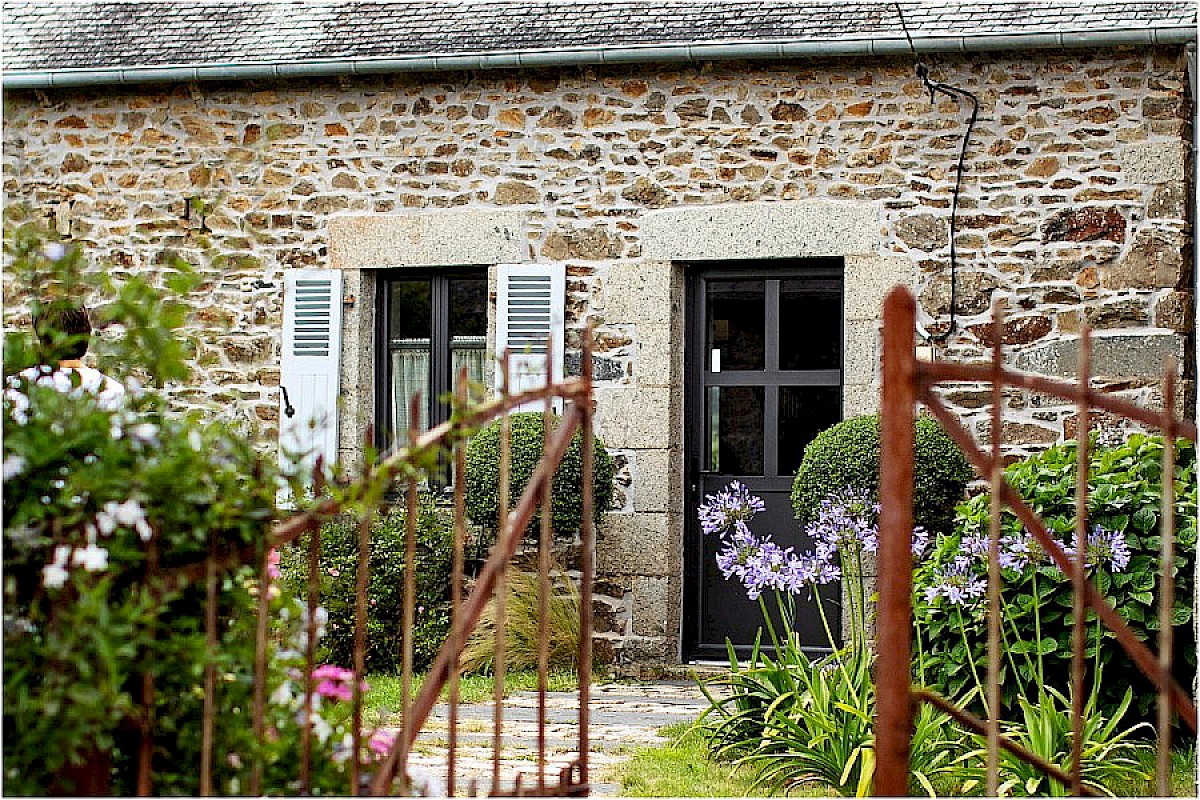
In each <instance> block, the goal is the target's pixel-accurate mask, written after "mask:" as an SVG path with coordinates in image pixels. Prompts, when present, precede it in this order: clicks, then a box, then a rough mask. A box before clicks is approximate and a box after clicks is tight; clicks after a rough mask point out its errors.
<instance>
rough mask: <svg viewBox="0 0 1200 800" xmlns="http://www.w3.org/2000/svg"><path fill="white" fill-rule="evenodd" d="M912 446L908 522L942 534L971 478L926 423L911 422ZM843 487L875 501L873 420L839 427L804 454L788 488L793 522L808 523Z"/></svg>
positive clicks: (941, 434)
mask: <svg viewBox="0 0 1200 800" xmlns="http://www.w3.org/2000/svg"><path fill="white" fill-rule="evenodd" d="M913 446H914V455H915V458H914V463H913V521H914V522H915V523H916V524H917V525H921V526H923V527H924V528H926V529H927V530H930V531H944V530H948V529H949V528H950V524H951V521H952V519H953V515H954V505H955V504H956V503H958V502H959V501H960V500H962V497H963V490H964V489H965V488H966V485H967V483H968V482H969V481H970V480H972V478H974V476H975V473H974V471H973V470H972V469H971V466H970V464H968V463H967V459H966V456H964V455H963V453H962V451H961V450H959V448H958V445H956V444H955V443H954V442H953V440H951V439H950V437H949V436H947V435H946V432H945V431H943V430H942V429H941V426H939V425H938V423H937V421H936V420H934V419H933V418H932V417H929V416H920V417H918V418H917V423H916V432H915V440H914V444H913ZM847 486H849V487H852V488H855V489H860V490H864V489H865V490H866V491H868V492H869V493H870V494H871V496H872V497H874V498H877V497H878V496H879V415H878V414H870V415H867V416H861V417H851V418H850V419H847V420H844V421H842V422H839V423H837V424H836V425H833V426H831V427H829V428H826V429H825V430H824V431H822V432H821V433H820V434H818V435H817V437H816V438H815V439H813V440H812V441H811V442H809V444H808V446H807V447H806V448H804V459H803V460H802V461H801V462H800V469H798V470H797V471H796V479H795V482H794V483H793V484H792V508H793V509H795V512H796V518H797V519H798V520H800V522H801V523H802V524H805V523H808V522H810V521H811V520H812V519H814V518H815V517H816V513H817V508H818V507H819V506H820V504H821V501H822V500H824V499H825V498H826V497H828V496H829V495H831V494H833V493H834V492H837V491H840V490H841V489H844V488H846V487H847Z"/></svg>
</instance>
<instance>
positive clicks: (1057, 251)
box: [4, 48, 1195, 662]
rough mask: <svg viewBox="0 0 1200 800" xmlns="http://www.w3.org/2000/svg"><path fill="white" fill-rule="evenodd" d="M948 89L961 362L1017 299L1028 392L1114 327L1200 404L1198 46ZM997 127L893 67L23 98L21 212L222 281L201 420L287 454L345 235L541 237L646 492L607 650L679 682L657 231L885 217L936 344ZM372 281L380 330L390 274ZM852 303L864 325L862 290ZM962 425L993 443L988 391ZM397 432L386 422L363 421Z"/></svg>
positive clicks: (101, 258)
mask: <svg viewBox="0 0 1200 800" xmlns="http://www.w3.org/2000/svg"><path fill="white" fill-rule="evenodd" d="M931 67H932V71H933V73H934V77H935V78H936V79H937V80H940V81H943V82H946V83H951V84H955V85H958V86H961V87H963V88H966V89H968V90H970V91H972V92H974V93H976V94H977V95H978V96H979V98H980V102H981V108H980V118H979V122H978V124H977V125H976V127H975V131H974V135H973V137H972V141H971V146H970V149H969V151H968V155H967V159H966V168H965V174H964V176H963V188H962V196H961V201H960V211H959V222H958V229H959V234H958V239H957V246H958V252H959V270H958V299H957V309H956V311H957V320H958V328H957V330H956V331H955V333H954V335H953V336H952V337H951V339H950V341H949V342H948V343H947V345H946V347H944V348H942V349H941V350H940V351H939V353H938V357H939V358H953V359H967V360H970V359H975V358H979V357H981V356H982V355H983V354H984V353H985V352H986V351H987V348H988V347H989V346H990V344H991V342H990V335H991V332H990V327H989V325H988V323H987V311H988V308H989V304H990V302H991V301H992V299H993V298H994V297H997V296H999V297H1004V298H1006V300H1007V301H1008V306H1009V314H1008V318H1007V324H1006V327H1005V329H1004V343H1005V344H1006V345H1007V346H1008V353H1009V356H1008V357H1009V358H1010V359H1011V361H1012V362H1013V363H1015V364H1016V365H1017V366H1018V367H1021V368H1025V369H1031V370H1038V371H1043V372H1049V373H1056V374H1061V375H1068V374H1071V372H1072V370H1073V364H1074V358H1075V355H1074V354H1075V341H1076V340H1075V336H1076V334H1077V333H1078V331H1079V329H1080V327H1081V326H1082V325H1084V324H1087V325H1090V326H1091V327H1092V328H1093V329H1095V330H1096V332H1097V340H1096V355H1095V361H1096V366H1097V373H1098V374H1099V375H1100V376H1101V377H1100V378H1099V379H1098V380H1097V385H1098V386H1100V387H1102V388H1104V389H1105V390H1109V391H1114V392H1118V393H1120V394H1123V395H1125V396H1128V397H1131V398H1132V399H1134V400H1137V401H1139V402H1145V403H1151V404H1158V403H1160V402H1161V398H1160V397H1159V396H1158V388H1157V386H1158V382H1159V375H1160V370H1161V365H1162V360H1163V358H1164V357H1165V356H1167V355H1176V356H1178V357H1180V358H1181V360H1182V362H1183V363H1184V365H1185V366H1184V374H1183V378H1184V380H1183V382H1182V388H1181V397H1180V398H1179V400H1180V402H1181V403H1182V401H1183V400H1184V399H1185V398H1187V397H1191V396H1193V395H1194V387H1195V382H1194V380H1195V365H1194V363H1193V361H1192V360H1190V358H1189V357H1185V354H1190V353H1192V352H1193V350H1192V346H1191V340H1192V337H1193V335H1194V319H1193V317H1192V310H1193V308H1194V302H1193V298H1192V294H1191V286H1192V270H1193V268H1194V265H1193V264H1192V262H1191V258H1190V252H1191V250H1190V237H1191V235H1192V232H1191V230H1190V228H1189V225H1188V222H1187V220H1188V219H1189V215H1190V213H1191V210H1190V206H1189V203H1190V200H1189V197H1190V192H1189V187H1190V186H1192V185H1193V184H1192V183H1191V181H1192V180H1193V179H1194V178H1193V176H1191V175H1190V174H1189V166H1188V159H1187V154H1188V146H1187V143H1188V142H1189V141H1190V137H1191V131H1190V127H1189V122H1188V120H1189V119H1190V115H1191V103H1192V99H1191V98H1190V97H1188V96H1187V91H1186V88H1185V85H1186V79H1185V73H1184V51H1183V49H1182V48H1160V49H1155V50H1146V49H1117V50H1106V51H1072V52H1066V53H1049V52H1039V53H1025V54H1021V53H1016V54H1013V53H1010V54H980V53H976V54H970V55H964V56H939V57H937V59H936V60H934V61H933V63H932V64H931ZM967 113H968V110H967V109H966V108H963V107H959V106H957V105H956V104H955V103H953V102H949V101H946V100H944V99H939V100H938V102H936V103H935V104H931V103H930V98H929V95H928V94H927V93H926V92H925V91H924V89H923V88H922V85H921V83H920V81H919V80H918V79H917V78H916V76H915V74H914V72H913V68H912V64H911V63H910V61H909V60H907V59H892V58H872V59H837V60H828V61H804V62H795V63H745V62H737V63H734V62H728V63H706V64H701V65H686V66H680V65H670V66H663V65H629V66H620V67H606V68H575V69H562V70H546V71H531V72H515V71H495V72H476V73H441V74H398V75H389V76H371V77H361V78H343V79H320V80H313V81H306V82H289V83H233V82H230V83H204V84H179V85H145V86H130V87H102V88H95V89H71V90H47V91H36V92H30V91H11V92H9V93H8V96H7V97H6V101H5V123H6V124H5V129H4V164H5V170H4V189H5V192H6V194H7V196H8V199H9V203H10V206H15V205H17V204H25V205H26V206H27V208H28V209H29V213H31V214H32V215H34V216H37V217H41V218H44V219H45V220H46V221H47V222H48V223H49V224H51V225H52V226H53V227H55V228H56V229H57V230H59V231H60V232H61V233H63V234H64V235H68V236H69V237H70V238H71V239H73V240H75V241H79V242H81V243H82V244H83V245H84V246H85V247H86V249H87V252H88V253H89V254H90V255H91V257H92V259H93V261H94V263H95V265H96V268H98V269H105V270H108V271H109V272H111V273H113V274H114V275H116V276H117V277H119V276H120V275H121V274H127V273H132V272H135V271H137V272H147V271H149V272H155V271H157V270H159V269H160V264H161V263H162V262H161V261H160V254H161V252H162V251H163V249H164V248H170V249H173V250H175V251H177V252H179V253H181V254H182V255H184V256H185V257H186V258H188V259H189V260H191V261H193V262H194V263H196V264H198V265H199V266H200V269H201V273H202V275H203V277H204V284H203V286H202V287H201V290H200V291H199V292H198V293H197V294H196V300H195V311H194V314H193V316H192V319H191V323H190V326H189V328H188V333H189V334H190V335H192V336H194V337H195V339H196V341H197V343H198V349H197V352H196V357H195V359H194V362H193V370H194V371H193V375H192V378H191V379H190V380H189V381H187V382H186V383H185V384H184V385H180V386H177V387H174V388H172V390H171V391H172V395H173V397H174V398H175V400H176V401H177V402H178V403H179V404H180V405H181V406H188V407H200V408H204V409H208V410H210V411H212V412H213V413H219V414H235V415H240V416H242V417H244V418H246V419H248V420H251V421H253V422H254V423H255V424H257V425H258V430H259V436H260V437H261V441H262V442H264V444H265V445H267V446H269V445H270V444H271V443H273V442H274V439H275V437H276V424H277V403H278V399H277V397H276V392H275V389H274V387H275V386H276V385H277V384H278V380H279V349H280V325H281V313H282V311H281V306H282V298H281V285H282V279H281V273H282V271H283V270H285V269H288V268H293V267H310V266H329V265H330V261H331V259H330V237H329V231H330V227H331V222H333V221H334V220H337V219H343V218H349V217H359V218H361V217H373V216H379V217H389V216H405V215H414V214H416V215H420V216H422V217H423V216H426V215H437V214H439V213H443V212H447V211H471V210H474V211H480V212H488V213H491V212H512V214H513V215H515V216H512V218H514V219H517V220H519V224H518V225H517V227H516V229H517V231H518V234H519V240H518V242H517V246H519V248H520V252H521V253H523V254H524V256H525V257H526V258H527V259H530V260H535V261H548V262H563V263H565V265H566V268H567V275H568V287H567V291H568V302H567V308H568V337H567V346H568V349H569V350H572V349H573V350H574V351H575V355H574V357H573V359H572V356H571V354H570V353H568V365H572V364H574V365H576V366H577V364H578V346H579V332H580V330H582V327H583V326H584V325H585V324H586V323H589V322H594V323H596V324H597V325H598V326H599V337H598V347H599V350H600V358H599V361H598V363H597V367H598V370H597V374H598V377H599V379H600V381H601V389H600V392H599V401H598V402H599V425H600V427H599V433H600V434H601V436H603V437H605V439H606V440H607V441H608V442H609V444H610V445H611V446H612V447H613V449H614V451H615V453H616V455H617V457H618V461H619V463H620V464H621V466H622V469H621V473H620V475H619V478H618V483H619V485H618V487H617V488H618V491H619V492H620V496H619V501H620V502H619V504H618V506H619V509H618V511H617V512H615V513H614V514H612V515H611V516H610V519H609V520H608V523H607V524H606V525H605V526H604V529H603V531H602V540H601V543H600V546H601V550H600V571H601V575H600V577H601V589H602V590H603V593H604V597H603V598H602V599H600V600H598V604H599V605H598V609H599V610H600V611H601V612H602V613H601V614H600V615H599V617H598V625H599V630H600V631H601V637H602V638H603V639H604V640H605V646H606V647H607V648H609V649H610V650H611V655H612V657H614V658H617V657H619V658H623V659H625V660H628V661H633V662H646V661H654V660H666V661H672V660H675V659H676V658H677V657H678V653H679V641H678V632H679V624H680V613H681V612H680V606H681V600H680V598H681V591H682V590H681V580H682V578H681V536H682V526H683V518H684V515H685V514H688V513H691V511H690V510H689V509H686V508H683V507H682V494H681V484H682V478H681V477H680V476H681V472H680V470H681V466H680V462H681V458H682V456H681V450H680V447H681V444H680V442H681V438H680V436H679V435H678V431H680V430H681V429H682V426H683V425H684V424H686V421H685V420H682V419H681V418H680V417H681V414H682V412H681V402H680V400H679V398H680V396H681V392H682V386H681V383H680V369H679V363H678V356H679V353H680V352H681V351H682V342H681V339H680V324H679V318H680V316H681V311H680V306H679V297H680V296H679V292H678V287H677V285H676V284H677V283H678V277H679V275H678V273H677V272H670V271H664V272H659V271H654V270H652V269H650V268H648V267H647V266H646V265H647V263H648V262H647V259H646V258H645V256H644V247H649V246H650V245H651V244H652V243H651V242H648V241H646V240H645V239H644V236H643V223H644V222H645V221H646V220H648V219H650V218H651V217H652V216H653V213H654V212H657V211H664V210H669V209H686V208H690V207H695V208H707V207H714V208H716V207H730V206H736V205H738V204H746V203H751V202H754V203H756V204H758V203H764V204H776V205H777V206H778V207H779V208H781V209H783V208H787V207H788V204H793V203H798V202H801V201H809V200H828V201H832V202H834V203H837V204H841V205H840V206H839V207H846V208H851V209H856V213H859V214H860V215H862V214H865V215H866V216H865V217H864V218H865V219H867V220H868V222H869V223H870V224H869V226H868V228H869V230H868V233H869V234H870V237H869V239H870V247H871V249H872V251H873V256H875V257H878V258H882V259H892V260H893V261H894V262H896V263H904V264H909V265H911V267H912V269H911V276H912V277H911V280H910V282H911V283H913V284H914V286H915V288H916V290H917V291H918V294H919V299H920V323H921V325H922V326H923V328H924V329H925V330H938V329H939V327H938V326H944V325H945V323H946V322H947V320H948V314H949V311H950V308H949V297H950V292H949V286H950V273H949V265H948V253H949V226H948V219H949V213H950V196H951V189H952V187H953V184H954V175H955V164H956V162H957V157H958V151H959V146H960V142H961V137H962V135H963V132H964V130H965V121H966V117H967ZM772 207H775V206H774V205H773V206H772ZM747 208H750V207H747ZM763 246H764V248H768V244H764V245H763ZM757 255H759V254H758V253H756V252H754V251H753V248H752V251H751V252H745V253H743V254H742V257H744V258H754V257H756V256H757ZM480 263H483V262H480ZM864 263H867V262H864ZM870 263H875V262H870ZM881 263H882V262H881ZM848 268H849V267H848ZM870 277H871V276H870V274H868V273H864V279H869V278H870ZM878 279H879V280H882V278H878ZM355 280H357V281H358V283H353V282H352V288H351V290H350V291H352V292H353V291H357V292H358V296H359V301H358V302H359V303H360V304H364V303H365V304H367V305H369V301H368V300H367V298H369V297H370V294H369V292H368V291H367V290H368V289H369V288H370V276H369V274H368V271H366V270H364V271H362V274H361V275H357V276H355ZM846 291H847V304H848V305H849V304H850V303H851V302H854V301H855V293H856V286H855V285H854V284H853V283H851V281H850V280H849V277H848V279H847V290H846ZM4 301H5V306H6V321H7V323H8V324H10V325H20V324H23V323H24V322H26V319H25V315H24V312H23V305H22V298H20V297H16V296H14V295H13V293H12V290H11V287H9V286H8V285H7V284H6V286H5V292H4ZM877 318H878V309H877V308H875V309H874V311H873V312H871V313H868V314H867V316H866V319H868V320H870V319H875V320H877ZM868 334H869V335H867V336H865V337H860V338H859V339H858V340H856V341H855V342H854V343H851V342H850V341H849V340H848V341H847V356H846V358H847V369H850V368H851V361H852V360H853V361H854V364H855V365H856V366H855V367H854V368H855V369H858V370H859V371H860V372H862V371H865V373H866V377H865V378H864V379H863V384H862V385H863V387H865V388H864V390H863V391H862V392H860V394H859V399H858V400H856V401H855V404H851V403H850V401H849V400H848V401H847V409H848V410H869V409H870V408H873V407H874V403H875V402H877V391H878V384H877V375H878V372H877V370H878V367H877V365H876V361H877V353H878V342H877V333H876V326H875V325H874V324H873V325H872V326H871V327H870V328H869V329H868ZM350 339H353V337H350ZM350 339H348V341H349V340H350ZM354 341H357V344H355V345H354V346H355V347H359V348H360V349H369V348H370V346H371V345H370V342H369V337H367V338H366V340H363V339H362V337H359V339H357V340H354ZM852 345H853V346H852ZM369 380H370V376H369V375H364V376H362V382H367V381H369ZM343 389H344V390H347V391H357V392H358V393H359V394H361V395H362V396H364V397H368V398H369V397H370V395H371V391H370V388H369V386H366V385H358V386H353V387H347V386H343ZM946 399H947V400H948V401H949V402H950V403H951V404H952V405H953V407H954V408H955V409H956V410H957V412H958V413H959V414H960V416H961V417H962V418H963V419H964V420H965V421H966V422H967V423H968V424H969V425H970V426H971V427H972V429H973V430H974V431H975V432H976V433H977V434H980V435H981V436H982V438H983V440H984V441H987V439H988V437H989V436H990V431H988V430H987V428H988V423H987V408H986V404H987V402H988V393H987V391H986V389H985V388H984V387H982V386H959V387H956V388H954V389H953V390H951V391H948V392H947V393H946ZM1007 402H1008V408H1007V409H1006V415H1007V419H1008V422H1006V424H1005V431H1004V438H1005V440H1006V441H1008V442H1009V443H1010V450H1011V452H1012V453H1013V454H1018V453H1020V452H1025V451H1028V450H1029V449H1031V448H1037V447H1040V446H1044V445H1045V444H1047V443H1049V442H1052V441H1055V440H1057V439H1059V438H1060V437H1063V436H1068V437H1069V436H1072V435H1073V433H1074V427H1073V426H1074V416H1073V410H1072V409H1071V408H1070V407H1067V406H1064V405H1061V404H1058V403H1056V402H1053V401H1051V400H1050V399H1048V398H1046V397H1044V396H1041V395H1038V394H1036V393H1031V392H1024V391H1015V390H1014V391H1010V392H1009V393H1008V394H1007ZM1187 407H1188V408H1190V407H1191V404H1190V403H1189V404H1188V406H1187ZM368 417H369V402H367V401H364V405H362V406H361V407H360V408H359V409H358V412H357V417H356V418H357V419H358V420H359V422H361V421H362V420H363V419H365V418H368ZM346 431H347V429H346V428H345V427H344V428H343V440H344V441H358V440H359V439H349V438H348V437H347V436H346ZM359 438H361V437H359Z"/></svg>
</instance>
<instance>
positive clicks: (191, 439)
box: [187, 429, 204, 452]
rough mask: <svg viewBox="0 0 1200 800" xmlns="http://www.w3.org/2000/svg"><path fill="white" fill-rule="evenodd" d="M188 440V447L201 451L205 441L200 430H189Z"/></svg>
mask: <svg viewBox="0 0 1200 800" xmlns="http://www.w3.org/2000/svg"><path fill="white" fill-rule="evenodd" d="M187 440H188V447H190V448H192V449H193V450H195V451H196V452H200V449H201V448H202V447H204V441H203V440H202V439H201V438H200V432H199V431H197V430H195V429H192V430H190V431H188V435H187Z"/></svg>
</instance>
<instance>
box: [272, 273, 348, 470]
mask: <svg viewBox="0 0 1200 800" xmlns="http://www.w3.org/2000/svg"><path fill="white" fill-rule="evenodd" d="M341 353H342V273H341V272H339V271H338V270H332V269H294V270H287V271H285V272H284V273H283V358H282V361H281V364H280V373H281V374H280V378H279V383H280V388H281V391H280V392H279V420H280V425H279V455H280V463H281V465H284V466H285V467H287V466H288V465H289V454H291V455H293V456H294V455H296V454H302V455H303V459H302V460H301V461H300V462H299V469H301V470H303V473H302V474H303V475H305V476H311V474H312V467H313V464H314V463H315V461H316V458H317V456H318V455H319V456H321V457H322V458H323V459H324V463H325V464H326V465H330V466H332V465H333V463H334V462H335V461H337V455H338V452H337V445H338V442H337V433H338V403H337V401H338V388H339V387H338V382H339V381H338V379H339V376H340V372H341ZM307 479H308V478H307V477H306V480H307Z"/></svg>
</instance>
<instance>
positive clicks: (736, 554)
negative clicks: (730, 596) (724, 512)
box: [717, 523, 763, 580]
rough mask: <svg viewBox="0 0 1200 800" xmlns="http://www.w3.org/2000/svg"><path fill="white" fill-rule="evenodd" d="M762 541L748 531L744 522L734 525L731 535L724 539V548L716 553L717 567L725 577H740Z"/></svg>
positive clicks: (760, 546)
mask: <svg viewBox="0 0 1200 800" xmlns="http://www.w3.org/2000/svg"><path fill="white" fill-rule="evenodd" d="M762 544H763V543H762V541H761V540H759V539H758V538H756V537H755V536H754V534H752V533H751V532H750V529H749V528H748V527H746V524H745V523H741V524H739V525H735V526H734V531H733V536H732V537H731V538H730V539H728V540H727V541H726V544H725V548H724V549H722V550H721V551H719V552H718V553H717V568H718V569H720V570H721V574H722V575H724V576H725V578H726V579H729V578H734V577H736V578H737V579H738V580H741V579H742V576H743V575H744V574H745V571H746V565H747V564H749V563H750V559H751V558H752V557H754V556H755V555H757V553H758V551H759V550H760V549H761V548H762Z"/></svg>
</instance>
